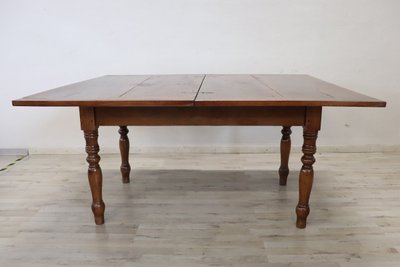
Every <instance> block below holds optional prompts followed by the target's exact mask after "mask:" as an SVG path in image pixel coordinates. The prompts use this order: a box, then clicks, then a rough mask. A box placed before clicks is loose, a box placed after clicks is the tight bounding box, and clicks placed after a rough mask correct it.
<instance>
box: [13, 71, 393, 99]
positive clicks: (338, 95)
mask: <svg viewBox="0 0 400 267" xmlns="http://www.w3.org/2000/svg"><path fill="white" fill-rule="evenodd" d="M13 104H14V105H15V106H91V107H99V106H113V107H122V106H129V107H133V106H151V107H154V106H193V105H201V106H285V107H287V106H360V107H383V106H385V105H386V103H385V102H384V101H380V100H378V99H375V98H371V97H368V96H365V95H362V94H359V93H356V92H353V91H350V90H347V89H345V88H342V87H340V86H337V85H334V84H331V83H328V82H324V81H321V80H319V79H316V78H314V77H311V76H308V75H286V74H285V75H283V74H282V75H152V76H146V75H139V76H135V75H109V76H103V77H99V78H95V79H92V80H88V81H84V82H80V83H75V84H72V85H67V86H63V87H60V88H56V89H53V90H50V91H46V92H42V93H39V94H35V95H31V96H28V97H24V98H21V99H18V100H14V101H13Z"/></svg>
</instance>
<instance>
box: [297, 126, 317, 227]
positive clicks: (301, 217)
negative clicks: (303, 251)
mask: <svg viewBox="0 0 400 267" xmlns="http://www.w3.org/2000/svg"><path fill="white" fill-rule="evenodd" d="M317 136H318V131H317V130H308V129H305V130H304V133H303V137H304V144H303V147H302V151H303V154H304V155H303V157H302V158H301V162H302V163H303V166H302V168H301V170H300V177H299V203H298V204H297V207H296V214H297V221H296V226H297V228H305V227H306V224H307V216H308V214H309V213H310V207H309V205H308V203H309V200H310V194H311V189H312V184H313V179H314V170H313V166H312V165H313V164H314V162H315V158H314V154H315V152H316V140H317Z"/></svg>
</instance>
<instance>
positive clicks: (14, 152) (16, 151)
mask: <svg viewBox="0 0 400 267" xmlns="http://www.w3.org/2000/svg"><path fill="white" fill-rule="evenodd" d="M26 155H29V150H28V149H27V148H0V156H26Z"/></svg>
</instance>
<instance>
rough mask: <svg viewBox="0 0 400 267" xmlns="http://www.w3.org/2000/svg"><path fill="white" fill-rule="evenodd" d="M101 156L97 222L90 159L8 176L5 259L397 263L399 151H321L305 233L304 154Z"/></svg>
mask: <svg viewBox="0 0 400 267" xmlns="http://www.w3.org/2000/svg"><path fill="white" fill-rule="evenodd" d="M131 157H132V163H133V164H132V165H133V172H132V175H131V178H132V179H131V183H130V184H125V185H124V184H122V183H121V181H120V173H119V155H103V156H102V160H101V162H100V163H101V164H102V168H103V175H104V199H105V201H106V224H105V225H104V226H95V225H94V223H93V218H92V215H91V212H90V208H89V206H90V194H89V186H88V183H87V177H86V162H85V160H84V158H85V155H47V156H45V155H43V156H42V155H40V156H39V155H35V156H29V157H27V158H25V159H23V160H22V161H20V162H18V163H17V164H16V165H14V166H11V167H10V168H8V169H7V170H5V171H2V172H0V266H7V267H8V266H13V267H14V266H30V267H35V266H115V267H125V266H142V267H150V266H151V267H153V266H175V267H176V266H178V267H179V266H182V267H192V266H232V267H239V266H243V267H244V266H246V267H247V266H254V267H258V266H276V267H283V266H307V267H310V266H343V267H347V266H359V267H361V266H363V267H365V266H400V253H399V252H400V208H399V203H400V179H399V174H400V164H399V163H400V154H398V153H397V154H389V153H386V154H381V153H368V154H365V153H364V154H352V153H347V154H339V153H330V154H319V155H317V156H316V157H317V162H316V164H315V165H314V166H315V170H316V177H315V182H314V189H313V192H312V196H311V214H310V217H309V221H308V226H307V229H305V230H299V229H296V228H295V213H294V207H295V205H296V203H297V188H298V185H297V183H298V182H297V181H298V179H297V176H298V170H299V168H300V164H299V158H300V155H299V154H294V155H292V156H291V162H290V167H291V170H292V172H291V175H290V176H289V179H288V185H287V187H280V186H279V185H278V175H277V169H278V165H279V161H278V159H279V155H277V154H219V155H211V154H194V155H188V154H175V155H143V154H139V155H131Z"/></svg>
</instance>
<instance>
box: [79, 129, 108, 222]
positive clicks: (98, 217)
mask: <svg viewBox="0 0 400 267" xmlns="http://www.w3.org/2000/svg"><path fill="white" fill-rule="evenodd" d="M84 136H85V140H86V153H87V158H86V161H87V162H88V163H89V168H88V178H89V185H90V191H91V192H92V211H93V215H94V221H95V223H96V224H98V225H99V224H104V210H105V204H104V202H103V196H102V186H103V175H102V172H101V168H100V165H99V162H100V156H99V154H98V153H99V150H100V148H99V144H98V143H97V138H98V131H97V130H85V131H84Z"/></svg>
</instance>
